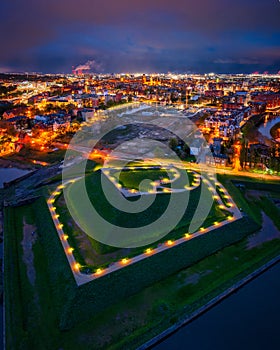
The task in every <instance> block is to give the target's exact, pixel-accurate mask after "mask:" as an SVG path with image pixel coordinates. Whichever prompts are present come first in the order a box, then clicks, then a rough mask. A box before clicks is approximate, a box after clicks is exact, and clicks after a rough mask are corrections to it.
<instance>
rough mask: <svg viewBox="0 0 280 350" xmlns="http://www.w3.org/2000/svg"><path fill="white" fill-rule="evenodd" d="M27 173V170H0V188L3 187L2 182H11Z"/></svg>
mask: <svg viewBox="0 0 280 350" xmlns="http://www.w3.org/2000/svg"><path fill="white" fill-rule="evenodd" d="M28 172H29V170H23V169H17V168H0V188H1V187H3V183H4V182H9V181H12V180H14V179H16V178H18V177H21V176H23V175H25V174H27V173H28Z"/></svg>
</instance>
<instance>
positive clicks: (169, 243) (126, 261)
mask: <svg viewBox="0 0 280 350" xmlns="http://www.w3.org/2000/svg"><path fill="white" fill-rule="evenodd" d="M233 219H234V217H233V216H228V220H233ZM219 225H221V222H218V221H215V222H214V226H219ZM206 231H207V229H206V228H205V227H201V228H200V232H201V233H205V232H206ZM191 236H192V234H190V233H185V235H184V238H185V239H190V238H191ZM174 244H175V241H173V240H170V239H169V240H168V241H166V242H165V245H166V246H168V247H171V246H173V245H174ZM71 252H72V251H71ZM153 253H154V249H152V248H147V249H146V250H145V252H144V254H146V255H151V254H153ZM130 262H131V259H129V258H123V259H121V260H120V261H119V263H120V264H121V265H128V264H129V263H130ZM105 270H106V269H102V268H98V269H97V270H96V271H95V273H94V275H96V276H100V275H102V274H103V273H104V272H105Z"/></svg>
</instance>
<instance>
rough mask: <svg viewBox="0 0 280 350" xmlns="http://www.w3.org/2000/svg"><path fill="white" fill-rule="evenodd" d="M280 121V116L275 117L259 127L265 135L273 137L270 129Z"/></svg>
mask: <svg viewBox="0 0 280 350" xmlns="http://www.w3.org/2000/svg"><path fill="white" fill-rule="evenodd" d="M279 122H280V116H279V117H273V118H271V119H269V120H268V121H267V122H266V123H264V124H262V125H261V126H260V127H259V132H260V133H261V134H263V135H264V136H266V137H267V138H269V139H271V138H272V136H271V134H270V130H271V128H272V127H273V126H274V125H276V124H277V123H279Z"/></svg>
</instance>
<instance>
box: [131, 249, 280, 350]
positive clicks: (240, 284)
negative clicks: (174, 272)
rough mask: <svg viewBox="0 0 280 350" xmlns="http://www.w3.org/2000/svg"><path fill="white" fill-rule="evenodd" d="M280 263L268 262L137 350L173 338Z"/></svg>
mask: <svg viewBox="0 0 280 350" xmlns="http://www.w3.org/2000/svg"><path fill="white" fill-rule="evenodd" d="M279 262H280V255H278V256H277V257H275V258H274V259H272V260H270V261H269V262H267V263H266V264H264V265H263V266H262V267H260V268H258V269H257V270H255V271H254V272H252V273H251V274H249V275H248V276H246V277H244V278H243V279H241V280H240V281H239V282H237V283H235V284H234V285H233V286H232V287H230V288H228V289H227V290H225V291H224V292H223V293H221V294H219V295H218V296H216V297H215V298H213V299H212V300H210V301H209V302H208V303H207V304H205V305H204V306H202V307H200V308H199V309H198V310H196V311H195V312H193V313H192V314H191V315H189V316H187V317H186V318H185V319H183V320H181V321H179V322H177V323H176V324H174V325H173V326H171V327H169V328H168V329H167V330H165V331H164V332H162V333H161V334H159V335H157V336H156V337H154V338H152V339H151V340H149V341H148V342H146V343H145V344H143V345H141V346H140V347H138V349H137V350H145V349H150V348H152V347H155V346H156V345H157V344H159V343H161V342H162V341H163V340H164V339H166V338H168V337H170V336H172V335H173V334H174V333H176V332H177V331H178V330H179V329H181V328H182V327H184V326H186V325H187V324H189V323H191V322H192V321H194V320H195V319H196V318H198V317H199V316H201V315H203V314H204V313H205V312H207V311H209V310H210V309H212V308H213V307H214V306H216V305H217V304H219V303H220V302H221V301H223V300H224V299H226V298H228V297H229V296H230V295H232V294H233V293H236V292H237V291H238V290H239V289H240V288H242V287H244V286H245V285H246V284H248V283H249V282H251V281H252V280H254V279H255V278H257V277H258V276H260V275H261V274H263V273H264V272H266V271H267V270H268V269H270V268H271V267H273V266H274V265H276V264H278V263H279Z"/></svg>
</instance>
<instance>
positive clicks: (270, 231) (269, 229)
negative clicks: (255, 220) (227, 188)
mask: <svg viewBox="0 0 280 350" xmlns="http://www.w3.org/2000/svg"><path fill="white" fill-rule="evenodd" d="M262 218H263V224H262V228H261V229H260V230H259V231H258V232H257V233H255V234H253V235H250V236H249V237H248V241H247V247H246V248H247V249H253V248H255V247H258V246H261V245H262V244H263V243H265V242H269V241H272V240H273V239H280V232H279V230H278V229H277V227H276V226H275V225H274V222H273V221H272V220H271V219H270V217H269V216H267V215H266V214H265V213H264V212H262Z"/></svg>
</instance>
